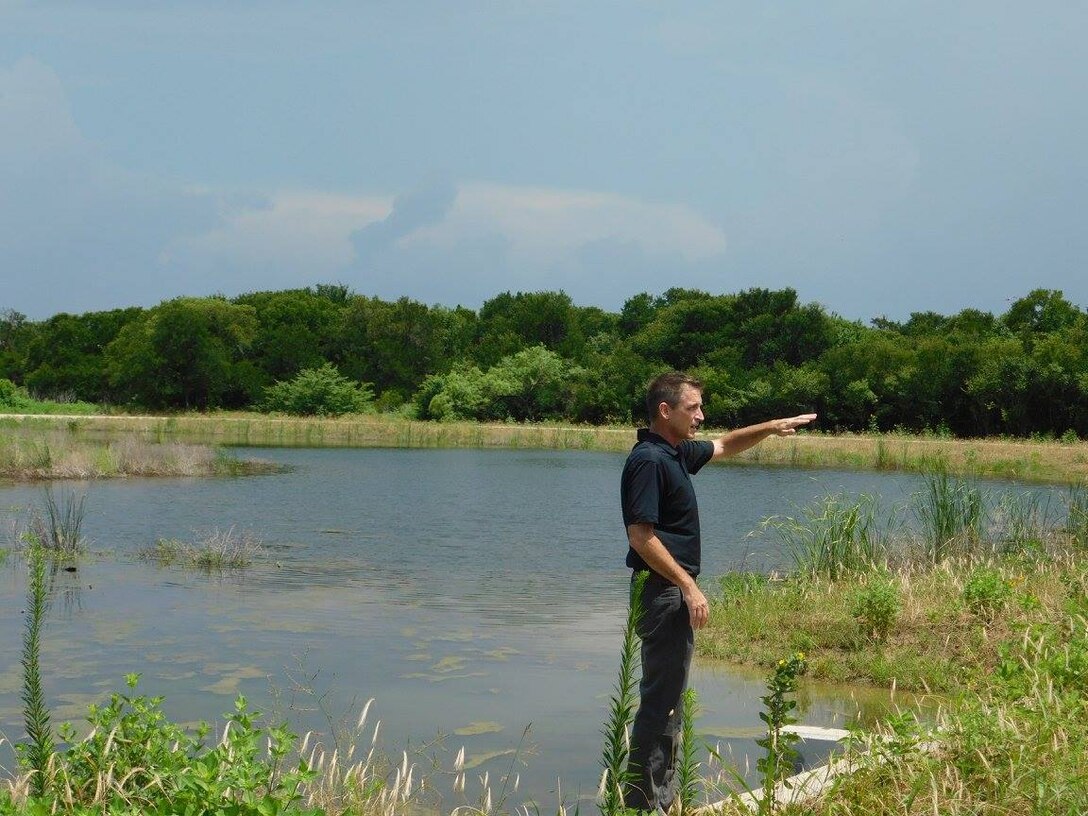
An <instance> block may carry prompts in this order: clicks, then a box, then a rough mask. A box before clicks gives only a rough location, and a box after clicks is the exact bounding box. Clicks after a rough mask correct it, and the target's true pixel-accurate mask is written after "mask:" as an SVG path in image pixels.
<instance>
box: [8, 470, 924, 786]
mask: <svg viewBox="0 0 1088 816" xmlns="http://www.w3.org/2000/svg"><path fill="white" fill-rule="evenodd" d="M243 455H244V456H255V457H259V458H264V459H269V460H274V461H277V462H282V463H285V464H287V465H290V466H291V468H292V469H291V470H290V471H289V472H287V473H283V474H277V475H271V476H262V477H254V478H239V479H184V480H182V479H155V480H139V479H130V480H117V481H109V482H95V483H89V484H77V485H71V486H70V487H72V488H74V489H75V490H77V491H78V492H86V495H87V503H86V511H87V512H86V521H85V528H84V531H85V534H86V535H87V537H88V538H89V539H90V542H91V549H92V550H93V551H95V552H96V553H98V555H96V556H95V557H92V558H90V559H88V560H87V561H86V562H81V565H80V567H79V570H78V571H77V572H76V573H60V574H58V576H57V578H56V581H57V583H56V586H55V597H54V601H53V605H52V607H51V610H50V617H49V623H48V628H47V630H46V632H45V636H44V645H43V657H42V664H43V668H44V670H45V674H46V677H47V693H48V695H49V699H50V701H51V703H53V704H54V711H55V715H54V716H55V719H57V720H64V719H70V720H72V721H73V722H77V721H80V720H81V719H82V718H83V716H84V715H85V712H86V706H87V704H88V703H90V702H95V701H100V700H101V699H102V698H103V697H104V696H105V695H106V693H107V692H108V691H110V690H115V689H120V688H122V686H123V676H124V675H125V673H127V672H133V671H136V672H141V673H142V680H141V689H142V690H143V691H144V692H146V693H149V694H163V695H166V697H167V701H166V708H167V710H168V712H169V713H170V714H171V716H173V717H175V718H177V719H179V720H182V721H196V720H200V719H209V720H210V719H214V718H216V717H218V716H219V715H221V714H222V713H223V712H225V711H228V710H229V709H230V707H231V705H232V702H233V698H234V696H235V695H237V694H238V693H244V694H246V695H247V697H249V698H250V699H251V701H253V703H254V705H256V706H257V707H259V708H260V709H262V710H264V711H268V712H273V713H275V714H276V715H277V716H278V717H281V718H284V717H285V718H287V719H289V720H290V721H291V722H292V723H293V724H294V726H295V727H296V729H298V730H308V729H311V728H312V729H318V730H321V731H324V732H326V733H327V732H328V730H329V726H328V718H330V717H331V718H333V720H334V721H336V720H340V719H346V720H348V721H351V722H354V720H355V719H356V717H357V716H358V712H359V710H360V709H361V707H362V705H363V704H364V703H365V701H366V700H367V699H369V698H371V697H374V698H376V700H375V703H374V705H373V706H372V709H371V712H372V715H371V722H373V720H374V718H375V717H378V718H380V719H381V720H382V731H381V733H382V735H383V742H384V744H385V745H386V746H387V747H389V748H391V749H396V750H399V749H401V748H404V747H408V748H410V749H411V748H413V747H419V748H420V749H421V750H422V751H423V752H424V754H425V755H427V756H431V755H433V756H435V757H437V759H438V761H439V762H440V763H441V764H442V765H443V767H446V768H449V767H450V766H451V765H452V762H453V755H454V754H456V752H457V750H458V748H460V747H461V746H462V745H464V746H465V747H466V751H467V754H468V761H469V763H470V764H473V763H478V765H477V767H478V768H479V772H480V773H483V772H484V771H489V772H490V774H491V777H492V779H494V778H495V776H496V775H501V774H503V773H505V772H506V771H507V769H508V768H510V767H511V763H512V762H513V767H514V769H515V770H516V771H518V772H520V774H521V790H520V794H519V797H521V798H524V797H534V798H536V799H537V800H539V801H541V802H549V801H554V800H555V797H556V792H555V791H556V780H557V779H560V780H561V781H562V788H563V795H564V797H565V798H567V799H571V798H573V797H574V796H575V795H577V794H578V793H579V792H581V793H582V794H585V795H592V793H593V792H594V791H595V790H596V785H597V780H598V778H599V774H600V770H599V766H598V757H599V754H600V745H601V736H600V733H599V729H600V726H601V723H602V722H603V721H604V719H605V716H606V712H607V703H608V696H609V694H610V692H611V688H612V683H613V681H614V671H615V669H616V667H617V663H618V648H619V642H620V630H621V627H622V622H623V617H624V611H625V610H624V605H625V602H626V589H627V583H628V573H627V572H626V570H625V569H624V567H623V557H624V554H625V552H626V543H625V539H624V535H623V529H622V524H621V521H620V517H619V509H618V484H619V472H620V468H621V466H622V462H623V457H622V456H620V455H616V454H603V453H582V452H541V451H478V450H425V451H415V450H346V449H317V450H315V449H304V450H303V449H267V450H255V449H247V450H246V451H244V452H243ZM695 479H696V488H697V490H698V493H699V502H700V509H701V514H702V518H703V539H704V545H703V546H704V556H703V559H704V576H706V578H707V580H705V581H704V585H706V584H709V583H710V582H711V581H712V580H713V578H714V577H716V576H718V575H720V574H722V573H724V572H726V571H728V570H730V569H733V568H736V567H738V566H740V565H746V566H748V567H749V568H751V567H763V568H765V567H767V566H769V565H773V564H776V563H779V562H780V560H781V558H780V554H779V553H777V552H776V551H775V544H774V542H773V540H771V539H769V538H767V537H759V536H755V537H753V536H751V535H749V534H750V532H751V531H752V530H753V529H755V528H757V527H758V524H759V522H760V520H761V519H763V518H764V517H766V516H768V515H772V514H775V513H783V512H792V511H795V510H796V509H797V506H798V505H803V504H805V503H807V502H808V501H810V500H812V499H813V498H814V497H817V496H820V495H823V494H824V493H826V492H828V491H839V490H846V491H851V492H862V491H865V492H870V493H878V494H880V496H881V498H882V500H884V501H885V502H886V503H888V504H890V503H893V502H903V501H905V500H906V499H907V497H908V496H909V495H910V493H912V492H914V491H916V490H917V489H918V488H919V486H920V483H919V480H918V479H917V477H911V476H904V475H895V474H892V475H889V474H872V473H847V472H838V471H795V470H785V469H761V468H754V467H717V466H709V467H707V468H705V469H704V470H703V471H702V472H701V473H700V474H699V475H698V476H697V477H695ZM40 500H41V494H40V488H36V487H29V486H14V487H12V486H9V487H4V488H0V509H2V510H3V511H4V512H3V516H4V517H6V518H7V520H8V521H9V522H10V521H11V520H13V519H15V518H16V517H23V516H25V508H26V507H27V506H28V505H31V504H38V503H40ZM230 527H234V528H235V529H236V530H239V531H241V530H246V531H251V532H253V533H255V534H256V535H257V536H258V537H259V538H260V539H261V540H262V541H263V543H264V546H265V548H266V556H265V557H264V558H263V559H262V560H261V563H258V564H256V565H255V566H253V567H251V568H250V569H248V570H245V571H244V572H239V573H229V572H228V573H223V574H219V575H206V574H202V573H200V572H195V571H193V570H186V569H182V568H178V567H156V566H154V565H151V564H147V563H144V562H141V561H139V560H138V559H137V558H136V553H137V551H138V550H139V549H140V548H142V547H146V546H148V545H150V544H152V543H153V542H154V541H156V540H157V539H159V538H178V539H182V540H186V541H193V540H195V539H196V538H198V537H199V536H200V535H201V534H202V533H205V532H208V531H210V530H212V529H214V528H219V529H226V528H230ZM24 597H25V569H24V567H23V565H22V562H21V560H19V559H16V558H9V559H8V561H7V563H6V564H5V565H4V566H2V567H0V619H2V620H3V621H4V622H5V625H3V626H2V627H0V653H2V654H4V655H7V656H8V659H7V660H6V661H4V662H3V663H0V733H3V734H5V735H6V736H8V737H9V738H15V739H18V738H19V737H20V736H21V734H22V730H21V726H20V716H21V715H20V708H19V701H18V690H19V680H20V667H19V663H18V659H17V655H18V654H19V651H20V643H21V640H20V638H21V633H22V620H23V619H22V615H21V612H22V609H23V603H24ZM695 684H696V687H697V689H698V691H699V700H700V707H701V710H702V714H701V717H700V722H699V727H700V729H701V730H702V731H703V732H704V734H705V735H707V736H708V738H710V739H711V740H712V741H715V740H720V741H722V743H723V745H725V746H727V747H728V748H730V749H731V750H733V751H734V753H735V755H737V756H738V758H739V760H738V761H739V762H741V763H742V764H743V761H744V760H743V754H744V753H745V752H746V751H749V750H752V749H753V748H754V743H753V739H754V736H755V735H756V734H757V733H758V729H759V726H760V722H759V719H758V716H757V711H758V708H757V707H758V704H759V703H758V698H759V695H760V694H761V693H762V681H761V679H760V677H759V676H756V675H752V674H746V673H739V672H735V671H723V670H721V669H716V668H712V667H705V666H700V667H698V669H697V671H696V675H695ZM877 696H878V697H879V696H880V695H877ZM804 703H805V716H804V721H805V722H807V723H809V724H814V725H841V724H843V723H844V722H845V721H848V720H850V719H852V718H854V717H856V716H857V713H858V707H859V704H860V703H859V701H857V700H853V699H851V697H850V695H849V694H848V693H846V692H843V691H842V690H836V691H827V692H822V691H820V690H815V689H814V690H811V691H810V692H809V693H807V694H806V695H805V698H804ZM526 726H529V731H528V735H527V736H526V737H525V739H524V742H522V733H523V731H524V729H525V728H526ZM519 743H522V745H521V749H520V751H519V753H518V755H517V756H516V757H515V756H513V754H512V752H513V751H514V750H515V749H518V746H519ZM9 760H10V754H9V755H8V757H0V762H3V763H4V764H8V762H9ZM469 793H470V794H472V780H471V778H470V784H469Z"/></svg>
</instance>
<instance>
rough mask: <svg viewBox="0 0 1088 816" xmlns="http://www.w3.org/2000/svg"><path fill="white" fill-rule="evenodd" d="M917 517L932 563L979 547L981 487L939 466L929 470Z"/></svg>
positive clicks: (916, 507)
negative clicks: (950, 473) (951, 474)
mask: <svg viewBox="0 0 1088 816" xmlns="http://www.w3.org/2000/svg"><path fill="white" fill-rule="evenodd" d="M913 510H914V515H915V518H916V519H917V520H918V522H919V524H920V525H921V531H922V541H921V546H922V552H923V554H924V558H925V560H926V561H928V562H929V563H930V564H939V563H941V562H942V561H944V560H945V559H946V558H948V557H949V556H950V555H953V554H956V553H961V554H964V553H967V554H969V553H971V552H973V551H975V550H976V549H977V546H978V543H979V540H980V536H981V532H982V521H983V511H984V507H983V499H982V493H981V491H979V489H978V488H977V487H975V486H973V485H971V484H970V483H968V482H967V481H965V480H963V479H958V478H955V477H953V476H950V475H949V474H948V471H947V470H946V469H944V468H943V467H942V468H937V469H935V470H931V471H929V472H928V473H926V477H925V487H924V488H923V489H922V491H921V492H920V493H918V494H917V495H916V496H915V503H914V504H913Z"/></svg>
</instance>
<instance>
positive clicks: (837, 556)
mask: <svg viewBox="0 0 1088 816" xmlns="http://www.w3.org/2000/svg"><path fill="white" fill-rule="evenodd" d="M762 526H763V527H764V528H770V529H772V530H773V531H774V533H775V535H776V536H777V537H778V540H779V541H780V542H781V544H782V546H783V549H784V550H785V552H786V553H788V555H789V557H790V559H791V560H792V561H793V566H794V569H795V570H796V571H797V572H799V573H803V574H805V575H810V576H814V577H815V576H822V577H825V578H829V579H831V580H835V579H837V578H839V577H840V576H841V575H843V574H844V573H848V572H864V571H866V570H868V569H871V568H872V567H873V566H874V565H876V564H878V563H880V562H881V561H882V560H883V559H884V558H885V556H886V552H885V546H884V544H883V542H882V541H881V537H880V536H879V535H878V534H877V532H876V529H875V528H876V499H875V497H873V496H871V495H869V494H865V493H863V494H861V495H860V496H857V497H856V498H854V497H851V496H848V495H846V494H844V493H836V494H831V495H827V496H824V497H823V498H822V499H820V500H818V501H817V502H815V503H813V504H810V505H808V506H806V507H803V508H802V509H801V513H800V514H799V516H798V517H789V516H787V517H780V516H772V517H771V518H768V519H765V520H764V521H763V524H762Z"/></svg>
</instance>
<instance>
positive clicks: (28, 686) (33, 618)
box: [20, 536, 53, 795]
mask: <svg viewBox="0 0 1088 816" xmlns="http://www.w3.org/2000/svg"><path fill="white" fill-rule="evenodd" d="M28 544H29V546H28V548H27V556H28V559H29V565H30V576H29V581H28V583H27V593H26V594H27V610H26V631H25V632H24V633H23V658H22V666H23V689H22V695H21V696H22V701H23V722H24V724H25V726H26V735H27V740H28V742H27V744H26V745H22V746H20V748H21V749H22V750H21V752H20V761H21V762H22V764H23V765H24V766H25V767H26V768H27V769H28V770H29V771H30V773H31V774H32V777H31V780H30V785H31V790H33V791H34V792H35V793H36V794H38V795H41V794H43V792H44V791H45V788H46V784H47V781H48V775H49V761H50V758H51V757H52V755H53V729H52V727H51V725H50V722H49V708H48V706H46V704H45V692H44V691H43V689H42V672H41V662H40V656H41V654H40V653H41V630H42V623H43V621H44V619H45V611H46V606H47V604H48V595H47V592H48V591H47V588H46V585H45V556H44V554H43V553H42V548H41V546H40V544H39V543H38V541H37V539H36V538H34V537H33V536H30V537H29V541H28Z"/></svg>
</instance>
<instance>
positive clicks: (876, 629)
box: [851, 578, 900, 641]
mask: <svg viewBox="0 0 1088 816" xmlns="http://www.w3.org/2000/svg"><path fill="white" fill-rule="evenodd" d="M899 610H900V603H899V591H898V590H897V589H896V587H895V584H893V583H892V582H891V581H889V580H887V579H884V578H879V579H876V580H874V581H873V582H871V583H870V584H869V585H868V586H867V587H864V588H862V589H860V590H859V591H858V592H857V594H856V595H855V596H854V603H853V606H852V607H851V614H852V615H853V616H854V617H855V618H856V619H857V621H858V623H860V624H861V625H862V627H863V628H864V629H865V631H866V632H868V633H869V636H870V637H872V638H873V639H874V640H881V641H882V640H886V639H887V637H888V633H889V632H890V631H891V629H892V627H893V626H894V625H895V621H896V619H897V618H898V617H899Z"/></svg>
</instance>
